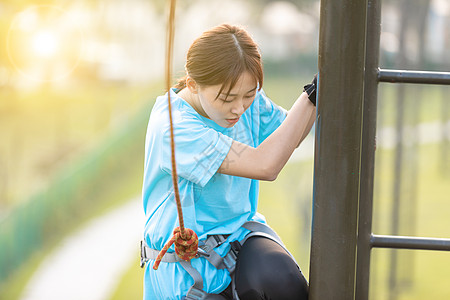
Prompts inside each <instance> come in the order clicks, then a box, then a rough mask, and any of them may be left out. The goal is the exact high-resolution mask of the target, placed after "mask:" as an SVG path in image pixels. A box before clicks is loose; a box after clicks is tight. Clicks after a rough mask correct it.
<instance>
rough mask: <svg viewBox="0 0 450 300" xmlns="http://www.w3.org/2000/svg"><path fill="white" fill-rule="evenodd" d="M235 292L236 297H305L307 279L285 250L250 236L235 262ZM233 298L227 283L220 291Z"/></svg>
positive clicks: (271, 299)
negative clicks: (226, 286)
mask: <svg viewBox="0 0 450 300" xmlns="http://www.w3.org/2000/svg"><path fill="white" fill-rule="evenodd" d="M235 276H236V277H235V280H236V291H237V293H238V296H239V299H240V300H260V299H261V300H284V299H298V300H306V299H308V282H307V281H306V279H305V277H304V276H303V274H302V272H301V271H300V270H299V268H298V267H297V265H296V264H295V262H294V261H293V260H292V258H291V257H290V256H289V254H288V253H286V251H285V250H284V249H283V248H282V247H281V246H280V245H278V244H277V243H276V242H274V241H272V240H270V239H267V238H264V237H251V238H249V239H248V240H247V241H246V242H245V243H244V245H243V246H242V248H241V250H240V252H239V255H238V259H237V262H236V271H235ZM220 295H221V296H223V297H224V298H223V299H233V296H232V291H231V285H230V286H229V287H228V288H227V289H226V290H225V291H223V292H222V293H221V294H220Z"/></svg>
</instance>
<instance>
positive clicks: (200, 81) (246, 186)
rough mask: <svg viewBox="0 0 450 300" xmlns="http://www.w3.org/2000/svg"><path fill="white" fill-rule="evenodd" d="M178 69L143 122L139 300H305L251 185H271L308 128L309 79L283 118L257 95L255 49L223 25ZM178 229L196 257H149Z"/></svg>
mask: <svg viewBox="0 0 450 300" xmlns="http://www.w3.org/2000/svg"><path fill="white" fill-rule="evenodd" d="M185 69H186V76H185V77H183V78H181V79H180V80H179V81H178V84H176V85H175V86H174V87H173V88H171V89H170V90H169V91H168V93H170V95H169V94H166V95H164V96H160V97H158V98H157V99H156V102H155V105H154V107H153V109H152V113H151V116H150V120H149V123H148V130H147V135H146V144H145V166H144V183H143V205H144V211H145V215H146V220H147V222H146V225H145V229H144V241H143V244H142V247H141V254H142V264H144V263H145V262H147V261H148V263H147V265H146V266H145V274H144V299H148V300H150V299H241V300H245V299H277V300H278V299H307V298H308V283H307V281H306V280H305V278H304V276H303V275H302V273H301V271H300V268H299V267H298V265H297V264H296V262H295V260H294V259H293V257H292V256H291V255H290V254H289V252H288V251H287V249H286V248H285V247H284V245H283V244H282V242H281V240H280V239H279V237H278V236H277V235H276V233H275V232H273V230H272V229H270V227H268V226H267V225H265V223H266V222H265V219H264V216H262V215H261V214H259V213H258V212H257V203H258V189H259V186H258V184H259V180H269V181H272V180H275V179H276V177H277V175H278V173H279V172H280V171H281V169H282V168H283V167H284V165H285V164H286V162H287V161H288V159H289V157H290V156H291V154H292V152H293V151H294V149H295V148H296V147H298V145H299V144H300V143H301V141H302V140H303V139H304V138H305V137H306V135H307V134H308V133H309V131H310V129H311V127H312V125H313V123H314V121H315V114H316V109H315V101H316V93H315V86H316V78H314V80H313V82H312V83H311V84H308V85H306V86H305V88H304V90H303V92H301V91H300V92H301V93H300V95H299V97H298V99H297V100H296V101H295V102H294V104H293V105H292V107H291V109H290V110H289V111H286V110H284V109H283V108H281V107H279V106H277V105H276V104H274V102H272V101H271V100H270V99H269V98H268V97H267V96H266V95H265V94H264V91H263V90H262V86H263V68H262V62H261V55H260V52H259V50H258V46H257V45H256V44H255V42H254V41H253V39H252V38H251V37H250V35H249V34H248V32H246V31H245V30H244V29H243V28H241V27H238V26H232V25H228V24H223V25H220V26H217V27H214V28H212V29H210V30H208V31H206V32H204V33H203V34H202V35H201V36H200V37H199V38H197V39H196V40H195V41H194V42H193V43H192V45H191V47H190V48H189V50H188V53H187V60H186V65H185ZM169 96H170V103H171V111H172V115H173V116H172V117H171V118H172V122H173V130H174V131H173V133H174V135H173V136H174V142H175V143H174V145H175V146H174V150H175V154H176V172H177V175H178V179H177V181H176V182H177V184H178V187H177V188H176V190H179V196H180V197H179V198H180V199H181V200H180V201H181V208H182V212H183V216H184V219H183V221H182V222H183V224H180V221H179V219H178V216H177V211H178V209H179V208H178V209H177V203H176V201H175V194H176V190H175V189H174V185H173V184H172V165H171V130H170V128H171V126H170V122H169V118H168V109H169V107H168V101H167V100H168V97H169ZM274 201H275V199H274ZM184 226H185V227H186V230H188V229H189V233H188V232H187V231H186V233H184ZM177 227H182V230H183V233H182V235H183V236H184V235H185V234H186V235H189V236H190V234H192V236H193V239H192V240H191V241H188V242H187V243H188V244H189V245H187V246H186V247H187V248H189V247H194V248H195V249H197V247H198V252H194V254H192V255H189V254H186V253H184V250H183V251H181V250H180V251H179V252H182V253H179V254H180V255H176V254H175V253H174V250H173V246H172V247H170V248H168V252H167V253H165V255H164V256H162V258H161V255H162V254H161V255H159V257H158V254H159V253H160V251H161V249H163V247H164V245H165V244H166V243H167V242H168V241H169V240H170V239H171V237H172V234H173V231H174V229H175V228H177ZM191 230H192V231H191ZM194 233H195V234H196V237H197V239H198V245H197V239H195V238H194V235H195V234H194ZM177 234H179V233H177ZM169 245H170V244H169ZM166 248H167V247H166ZM177 251H178V250H177ZM188 251H190V250H186V252H188ZM194 251H195V250H194ZM184 255H186V256H184ZM181 257H182V258H181ZM156 269H157V270H156Z"/></svg>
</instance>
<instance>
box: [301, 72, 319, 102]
mask: <svg viewBox="0 0 450 300" xmlns="http://www.w3.org/2000/svg"><path fill="white" fill-rule="evenodd" d="M316 89H317V74H316V75H314V78H313V80H312V82H311V83H309V84H307V85H305V86H304V87H303V91H304V92H306V93H307V94H308V99H309V101H311V103H312V104H314V106H316Z"/></svg>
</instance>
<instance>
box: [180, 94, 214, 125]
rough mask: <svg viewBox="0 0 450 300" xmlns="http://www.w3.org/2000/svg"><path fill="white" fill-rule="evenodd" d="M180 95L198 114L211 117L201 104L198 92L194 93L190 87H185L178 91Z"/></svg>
mask: <svg viewBox="0 0 450 300" xmlns="http://www.w3.org/2000/svg"><path fill="white" fill-rule="evenodd" d="M178 96H180V97H181V98H182V99H183V100H184V101H186V102H187V103H188V104H189V105H190V106H191V107H192V108H193V109H194V110H195V111H196V112H197V113H198V114H200V115H202V116H203V117H205V118H208V119H209V117H208V115H207V114H206V113H205V111H204V110H203V108H202V106H201V104H200V101H199V98H198V95H197V94H194V93H192V92H191V91H190V90H189V89H188V88H184V89H182V90H181V91H179V92H178Z"/></svg>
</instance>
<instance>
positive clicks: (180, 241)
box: [153, 227, 198, 270]
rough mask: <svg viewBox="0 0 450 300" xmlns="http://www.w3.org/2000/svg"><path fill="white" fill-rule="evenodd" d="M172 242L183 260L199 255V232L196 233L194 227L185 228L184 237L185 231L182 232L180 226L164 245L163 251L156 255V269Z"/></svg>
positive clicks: (154, 265)
mask: <svg viewBox="0 0 450 300" xmlns="http://www.w3.org/2000/svg"><path fill="white" fill-rule="evenodd" d="M172 244H175V253H176V254H177V255H178V257H179V258H181V259H183V260H186V261H189V260H191V259H193V258H194V257H195V255H197V249H198V237H197V234H195V232H194V231H193V230H192V229H189V228H185V229H184V237H183V232H181V229H180V227H177V228H175V229H174V231H173V236H172V238H171V239H170V240H169V241H168V242H167V243H166V244H165V245H164V247H163V248H162V249H161V252H159V254H158V257H156V260H155V263H154V264H153V269H154V270H157V269H158V267H159V264H160V263H161V260H162V258H163V256H164V254H166V252H167V250H168V249H169V248H170V246H172Z"/></svg>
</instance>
